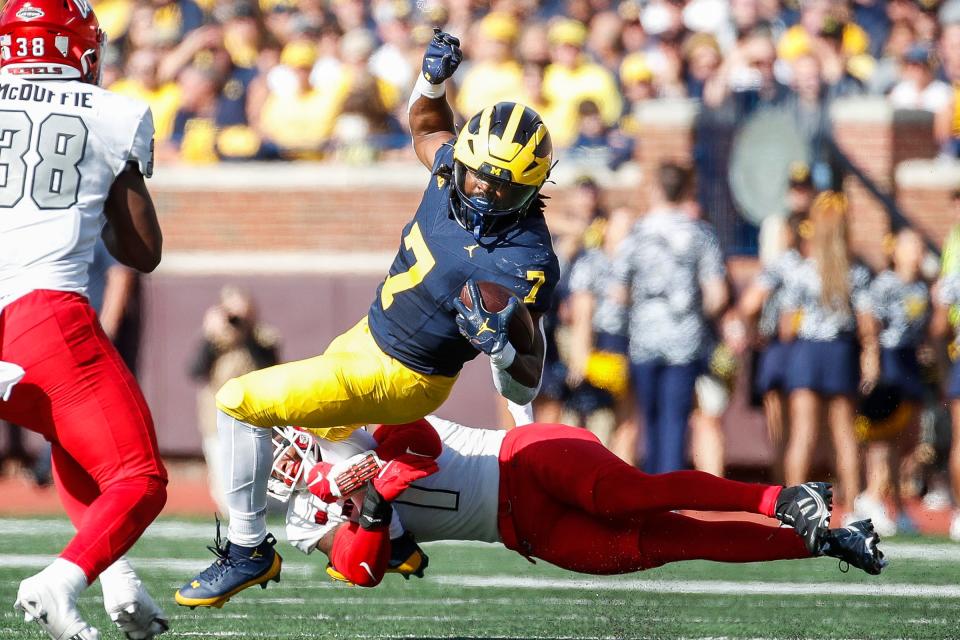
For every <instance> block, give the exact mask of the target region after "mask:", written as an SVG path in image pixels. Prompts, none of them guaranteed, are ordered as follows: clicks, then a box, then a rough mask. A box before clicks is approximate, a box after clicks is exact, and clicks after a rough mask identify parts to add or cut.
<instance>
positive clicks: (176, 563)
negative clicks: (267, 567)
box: [0, 553, 324, 578]
mask: <svg viewBox="0 0 960 640" xmlns="http://www.w3.org/2000/svg"><path fill="white" fill-rule="evenodd" d="M55 557H56V556H52V555H41V554H14V553H7V554H3V555H0V568H3V569H42V568H44V567H46V566H47V565H48V564H50V563H51V562H53V560H54V558H55ZM212 560H213V556H212V555H211V556H210V558H209V559H207V558H201V559H192V560H177V559H174V558H131V559H130V562H131V563H132V564H133V566H134V568H136V569H141V570H142V569H146V570H149V571H171V572H176V573H182V574H184V575H185V576H187V575H189V574H191V573H196V572H198V571H201V570H202V569H203V568H204V567H206V566H207V565H209V564H210V563H211V562H212ZM283 572H284V573H285V574H293V575H298V576H302V577H307V578H309V577H312V576H314V575H315V574H316V575H319V574H323V573H324V567H323V566H322V565H320V564H316V565H314V564H307V563H304V562H284V563H283Z"/></svg>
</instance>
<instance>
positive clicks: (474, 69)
mask: <svg viewBox="0 0 960 640" xmlns="http://www.w3.org/2000/svg"><path fill="white" fill-rule="evenodd" d="M478 32H479V33H478V35H479V37H478V38H477V40H476V41H475V43H474V45H473V46H474V49H473V53H474V55H473V60H472V61H471V62H472V64H471V65H470V68H469V69H468V70H467V72H466V74H465V75H464V76H463V82H462V84H461V85H460V91H459V92H458V94H457V110H458V111H459V112H460V114H461V115H463V116H465V117H469V116H470V115H471V114H474V113H478V112H479V111H481V110H483V109H485V108H486V107H488V106H490V105H492V104H496V103H498V102H522V90H521V83H522V80H523V71H522V70H521V68H520V64H519V63H518V62H517V60H516V57H515V56H514V44H515V43H516V40H517V35H518V33H519V28H518V25H517V21H516V19H515V18H514V17H513V16H511V15H510V14H508V13H503V12H499V11H494V12H491V13H488V14H487V15H486V16H484V18H483V20H481V21H480V24H479V26H478Z"/></svg>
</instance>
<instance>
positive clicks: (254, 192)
mask: <svg viewBox="0 0 960 640" xmlns="http://www.w3.org/2000/svg"><path fill="white" fill-rule="evenodd" d="M639 115H640V118H639V122H640V125H641V130H642V132H643V133H642V135H641V140H640V144H639V145H638V150H637V156H636V158H635V160H636V161H635V162H634V163H631V164H629V165H627V166H625V167H623V168H621V169H620V170H619V171H618V172H616V173H611V172H609V171H606V170H605V169H599V170H598V169H596V168H595V167H584V166H578V165H574V164H571V163H561V164H560V165H558V167H557V170H556V172H555V174H554V176H553V177H554V179H555V181H556V182H555V184H550V185H547V187H546V188H545V190H544V193H545V194H547V195H549V196H550V197H551V198H552V202H551V204H550V206H549V207H548V218H549V217H551V216H556V215H560V214H562V211H563V209H564V206H565V203H564V198H565V194H566V193H567V191H568V189H569V188H570V185H571V184H572V183H573V181H574V179H575V178H576V177H577V176H578V175H580V174H581V173H583V172H584V171H589V172H590V173H592V174H593V175H594V176H595V177H596V178H597V179H598V181H599V182H600V183H601V184H602V185H603V186H605V187H606V188H607V198H608V204H609V205H611V206H617V205H630V206H633V207H635V208H637V209H638V210H642V209H643V208H644V207H645V206H646V205H647V203H648V202H649V200H650V190H649V183H648V182H647V181H646V180H644V176H649V175H652V170H653V169H654V168H655V167H656V166H657V165H658V164H659V163H660V161H662V160H664V159H680V160H688V159H689V158H690V153H691V148H692V136H691V129H692V123H693V120H694V118H695V116H696V107H695V106H694V105H693V104H691V103H688V102H680V103H678V102H675V101H671V102H667V101H664V102H656V103H651V104H650V105H649V107H648V108H647V109H645V110H644V111H643V112H642V113H641V114H639ZM834 122H835V127H836V134H837V139H838V142H839V144H840V145H841V147H842V148H844V149H845V150H846V152H847V153H848V154H849V155H850V157H851V159H852V160H853V161H854V162H855V163H857V164H858V165H859V166H861V167H862V168H863V169H864V170H865V172H866V173H867V175H869V176H870V177H871V178H872V179H873V180H874V181H875V182H876V184H877V185H878V186H879V187H880V188H881V189H883V190H889V191H891V192H893V193H895V194H896V195H897V196H898V200H899V202H900V204H901V206H902V209H903V210H904V211H905V213H906V214H907V215H908V217H909V218H910V219H912V220H913V221H915V222H916V223H917V224H918V226H920V228H922V229H924V230H925V231H927V232H928V233H929V234H930V236H931V238H932V239H933V240H934V241H936V242H939V240H940V239H941V238H942V237H943V235H944V234H945V233H946V231H947V228H948V227H949V225H950V224H952V223H953V217H952V214H951V213H950V211H951V205H950V202H949V193H950V191H951V190H952V189H953V188H955V187H956V186H957V185H958V184H960V169H958V167H957V166H956V165H943V164H942V163H939V162H932V161H929V160H922V159H925V158H932V157H933V156H934V155H935V154H936V145H935V144H934V142H933V137H932V132H931V126H932V120H931V119H930V118H929V117H928V116H927V115H926V114H921V113H919V112H894V111H893V110H892V109H890V108H889V107H888V106H887V105H886V103H885V102H883V101H882V100H880V101H877V100H855V101H849V102H842V103H838V104H837V105H835V107H834ZM918 159H920V160H918ZM426 175H427V174H426V171H425V170H424V169H423V168H422V167H421V166H420V165H417V164H413V163H410V164H407V163H399V164H395V163H383V164H379V165H376V166H372V167H350V166H329V165H325V164H243V165H239V164H238V165H229V164H224V165H217V166H211V167H158V170H157V174H156V177H155V178H154V179H153V180H152V181H151V189H152V191H153V193H154V194H155V197H156V201H157V205H158V210H159V211H160V215H161V223H162V225H163V228H164V235H165V244H164V248H165V257H164V261H163V264H162V265H161V267H160V269H159V270H158V271H157V272H156V273H155V274H154V275H152V276H151V277H150V278H149V279H148V280H147V285H146V294H147V304H148V311H147V319H146V327H145V343H144V357H143V358H142V363H143V364H142V371H141V378H142V380H143V384H144V388H145V391H146V393H147V396H148V400H149V401H150V404H151V406H152V407H153V408H154V413H155V415H156V418H157V424H158V430H159V436H160V443H161V447H162V449H163V450H164V452H165V453H167V454H175V455H196V454H199V452H200V438H199V435H198V434H197V431H196V409H195V404H194V398H195V395H196V387H195V385H194V384H193V383H192V382H191V381H190V380H189V379H188V378H187V375H186V368H187V364H188V362H189V359H190V356H191V354H192V352H193V350H194V349H195V344H196V342H197V340H198V339H199V335H200V326H201V321H202V317H203V312H204V310H205V309H206V308H207V307H208V306H209V305H211V304H213V303H214V302H215V301H216V298H217V291H218V289H219V287H220V286H222V285H223V284H225V283H228V282H230V283H239V284H242V285H244V286H247V287H248V288H250V290H251V291H252V292H253V293H254V295H255V297H256V299H257V300H258V302H259V304H260V306H261V314H262V317H263V319H264V320H265V321H266V322H268V323H270V324H272V325H273V326H275V327H276V328H278V329H279V330H280V332H281V334H282V335H283V345H284V346H283V352H282V353H283V357H284V359H295V358H301V357H307V356H310V355H315V354H317V353H319V352H321V351H322V350H323V348H324V347H325V346H326V344H327V343H328V342H329V340H330V339H331V338H333V337H334V336H335V335H336V334H337V333H339V332H340V331H342V330H344V329H346V328H348V327H349V326H350V325H352V324H353V323H354V322H355V321H356V320H357V319H359V318H360V317H361V316H362V314H363V313H364V312H365V310H366V308H367V306H368V305H369V303H370V300H371V298H372V295H373V291H374V289H375V287H376V285H377V284H378V283H379V281H380V279H381V278H382V277H383V273H384V272H385V271H386V268H387V267H388V266H389V263H390V260H391V258H392V256H393V254H394V252H395V251H396V247H397V243H398V241H399V235H400V228H401V227H402V225H403V224H404V223H405V222H406V221H407V220H408V219H409V218H410V216H411V215H412V213H413V211H414V210H415V209H416V207H417V205H418V203H419V200H420V195H421V193H422V189H423V187H424V184H425V179H426ZM850 192H851V199H852V204H853V218H854V220H853V241H854V243H855V245H856V247H857V249H858V250H859V251H860V252H861V253H863V254H864V255H865V257H867V259H868V260H869V261H870V262H871V263H873V264H874V266H877V265H879V264H880V262H881V261H882V238H883V235H884V234H885V233H886V231H887V229H888V228H889V225H888V222H887V218H886V215H885V213H884V212H883V209H882V207H881V205H880V204H879V203H878V202H877V201H876V200H875V199H874V198H873V197H872V196H871V195H870V194H869V193H868V192H867V191H866V190H864V189H863V188H862V187H861V186H859V185H858V184H855V183H853V182H851V184H850ZM731 266H732V267H733V266H734V265H731ZM754 267H755V266H754V265H752V264H751V263H750V261H746V262H744V261H742V260H741V261H738V262H737V264H736V265H735V268H733V269H732V270H731V271H732V273H733V274H734V276H735V278H737V279H738V280H745V279H746V278H749V276H750V275H751V274H752V273H753V272H754V271H755V268H754ZM443 412H444V413H445V414H446V415H448V416H450V417H452V418H454V419H460V420H463V421H466V422H469V423H471V424H487V425H494V424H495V422H496V416H497V412H496V408H495V398H494V393H493V390H492V386H491V384H490V382H489V371H488V369H487V366H486V363H485V362H484V361H483V360H480V359H478V360H477V361H475V362H474V363H472V364H471V365H470V366H468V367H467V369H466V370H465V372H464V374H463V377H462V379H461V381H460V382H459V383H458V385H457V387H456V389H455V391H454V394H453V396H452V397H451V399H450V401H449V402H448V404H447V405H446V406H445V407H444V409H443ZM728 424H730V425H731V426H733V425H736V428H730V429H728V438H729V439H728V444H727V449H728V454H729V458H730V462H731V464H733V465H735V466H753V465H763V464H765V463H766V461H767V459H768V457H769V455H770V451H769V448H768V446H767V444H766V436H765V435H764V430H763V424H762V421H761V419H760V417H759V415H758V414H757V413H756V412H755V411H753V410H751V409H750V408H749V407H747V406H746V403H745V402H744V401H742V400H740V401H737V402H736V403H735V404H734V407H733V410H732V411H731V412H730V414H729V416H728Z"/></svg>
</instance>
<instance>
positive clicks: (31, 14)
mask: <svg viewBox="0 0 960 640" xmlns="http://www.w3.org/2000/svg"><path fill="white" fill-rule="evenodd" d="M88 6H89V5H88ZM43 16H44V13H43V9H41V8H40V7H35V6H33V5H32V4H30V3H29V2H28V3H26V4H25V5H23V6H22V7H20V10H19V11H17V17H18V18H20V19H21V20H36V19H37V18H42V17H43Z"/></svg>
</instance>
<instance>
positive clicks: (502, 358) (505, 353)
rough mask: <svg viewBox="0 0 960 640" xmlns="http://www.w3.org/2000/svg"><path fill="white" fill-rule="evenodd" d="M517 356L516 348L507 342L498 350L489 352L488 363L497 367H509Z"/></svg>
mask: <svg viewBox="0 0 960 640" xmlns="http://www.w3.org/2000/svg"><path fill="white" fill-rule="evenodd" d="M516 357H517V350H516V349H514V348H513V345H512V344H510V343H509V342H508V343H507V344H506V346H504V347H503V349H501V350H500V351H497V352H496V353H491V354H490V363H491V364H492V365H493V366H495V367H496V368H497V369H501V370H503V369H509V368H510V365H512V364H513V361H514V359H515V358H516Z"/></svg>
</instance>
